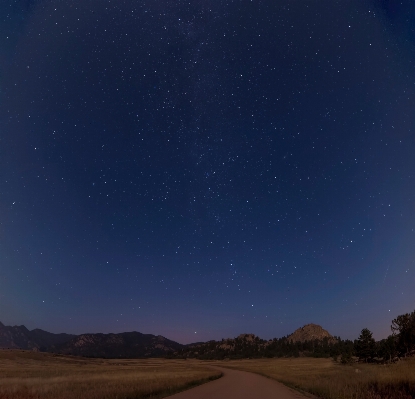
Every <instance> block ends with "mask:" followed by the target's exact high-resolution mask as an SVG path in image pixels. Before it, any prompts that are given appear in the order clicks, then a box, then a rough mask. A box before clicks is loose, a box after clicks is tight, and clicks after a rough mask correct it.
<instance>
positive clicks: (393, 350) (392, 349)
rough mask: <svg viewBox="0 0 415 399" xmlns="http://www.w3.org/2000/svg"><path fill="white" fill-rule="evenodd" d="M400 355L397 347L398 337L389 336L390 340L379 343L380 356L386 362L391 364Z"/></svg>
mask: <svg viewBox="0 0 415 399" xmlns="http://www.w3.org/2000/svg"><path fill="white" fill-rule="evenodd" d="M397 354H398V349H397V346H396V337H394V336H393V335H389V337H388V338H386V339H383V340H382V341H380V342H379V355H380V356H381V357H382V359H383V361H384V362H391V361H392V359H393V358H395V357H396V355H397Z"/></svg>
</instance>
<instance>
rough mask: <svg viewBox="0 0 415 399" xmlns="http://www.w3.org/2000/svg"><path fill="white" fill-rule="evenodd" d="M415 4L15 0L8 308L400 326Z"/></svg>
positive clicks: (413, 236) (137, 321)
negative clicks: (397, 321)
mask: <svg viewBox="0 0 415 399" xmlns="http://www.w3.org/2000/svg"><path fill="white" fill-rule="evenodd" d="M395 3H396V4H395ZM414 15H415V8H414V6H413V4H411V2H410V1H403V2H399V4H398V2H389V1H374V0H372V1H357V0H356V1H355V0H350V1H346V2H340V1H339V2H337V1H331V0H330V1H328V0H327V1H319V2H309V3H307V4H305V3H304V2H300V1H285V2H284V1H268V0H263V1H248V0H242V1H231V0H230V1H227V2H226V1H220V0H207V1H195V2H184V1H177V2H167V1H164V0H162V1H157V2H151V1H150V2H139V3H137V2H134V1H130V0H122V1H117V2H112V1H103V2H100V3H99V4H98V3H97V2H95V1H92V0H83V1H78V0H71V1H70V2H59V3H56V2H52V1H49V0H45V1H35V0H32V1H23V0H15V1H12V0H9V1H5V2H3V3H2V5H0V20H1V28H0V59H1V60H2V61H1V63H0V303H1V307H0V320H1V321H2V322H3V323H4V324H25V325H26V326H27V327H28V328H36V327H39V328H42V329H45V330H48V331H51V332H63V331H64V332H67V333H83V332H122V331H132V330H136V331H140V332H143V333H152V334H161V335H164V336H166V337H168V338H170V339H173V340H177V341H178V342H182V343H189V342H193V341H202V340H209V339H220V338H225V337H233V336H236V335H239V334H240V333H245V332H246V333H255V334H257V335H259V336H261V337H262V338H273V337H281V336H283V335H286V334H289V333H291V332H292V331H293V330H294V329H296V328H298V327H300V326H302V325H304V324H306V323H310V322H312V323H317V324H321V325H322V326H323V328H325V329H327V330H328V331H329V332H330V333H332V334H333V335H337V336H341V337H342V338H350V339H354V338H356V337H357V336H358V333H359V332H360V330H361V329H362V328H364V327H367V328H369V329H370V330H372V331H373V332H374V336H375V338H377V339H380V338H384V337H386V336H387V335H388V334H389V330H390V321H391V320H392V318H393V317H395V316H396V315H397V314H402V313H405V312H409V311H413V309H414V301H415V294H414V292H415V291H414V289H413V288H414V282H415V269H414V266H415V265H414V261H415V245H414V241H415V232H414V229H415V184H414V183H415V180H414V179H415V157H414V156H413V154H414V153H415V113H414V112H413V110H414V106H415V81H414V76H415V51H414V49H415V34H414V26H413V17H414Z"/></svg>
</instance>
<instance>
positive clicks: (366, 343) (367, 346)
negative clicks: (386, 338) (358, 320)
mask: <svg viewBox="0 0 415 399" xmlns="http://www.w3.org/2000/svg"><path fill="white" fill-rule="evenodd" d="M355 350H356V355H357V356H358V357H359V360H364V361H365V362H368V361H371V360H372V359H373V358H374V357H375V354H376V342H375V340H374V339H373V337H372V332H371V331H370V330H368V329H367V328H364V329H363V330H362V331H361V333H360V336H359V338H358V340H357V341H356V345H355Z"/></svg>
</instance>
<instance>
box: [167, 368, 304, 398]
mask: <svg viewBox="0 0 415 399" xmlns="http://www.w3.org/2000/svg"><path fill="white" fill-rule="evenodd" d="M215 369H217V370H220V371H221V372H222V373H223V374H224V375H223V377H222V378H219V379H218V380H215V381H212V382H208V383H207V384H203V385H200V386H198V387H196V388H193V389H189V390H188V391H185V392H181V393H178V394H176V395H172V396H169V398H171V399H305V398H306V396H303V395H301V394H300V393H299V392H296V391H294V390H292V389H290V388H287V387H286V386H285V385H283V384H280V383H279V382H277V381H274V380H271V379H269V378H265V377H262V376H260V375H258V374H253V373H248V372H246V371H237V370H230V369H226V368H221V367H215Z"/></svg>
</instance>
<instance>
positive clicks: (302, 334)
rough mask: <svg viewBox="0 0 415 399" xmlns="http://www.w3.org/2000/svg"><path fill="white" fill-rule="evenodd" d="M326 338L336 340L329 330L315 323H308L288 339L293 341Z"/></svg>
mask: <svg viewBox="0 0 415 399" xmlns="http://www.w3.org/2000/svg"><path fill="white" fill-rule="evenodd" d="M325 338H328V339H329V341H330V342H334V341H336V339H335V338H334V337H333V336H332V335H331V334H330V333H329V332H328V331H327V330H325V329H324V328H323V327H321V326H319V325H318V324H314V323H309V324H306V325H305V326H303V327H300V328H298V329H297V330H295V331H294V332H293V333H292V334H291V335H289V336H288V340H289V341H291V342H305V341H314V340H319V341H322V340H323V339H325Z"/></svg>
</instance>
